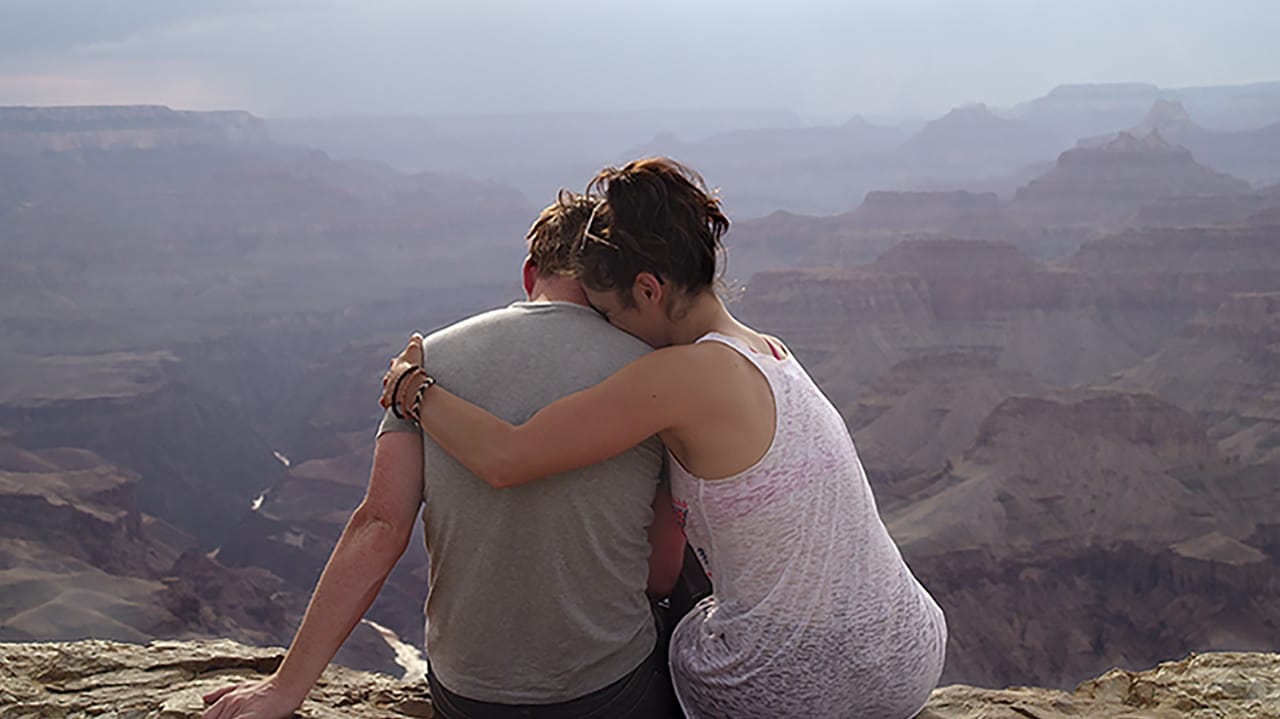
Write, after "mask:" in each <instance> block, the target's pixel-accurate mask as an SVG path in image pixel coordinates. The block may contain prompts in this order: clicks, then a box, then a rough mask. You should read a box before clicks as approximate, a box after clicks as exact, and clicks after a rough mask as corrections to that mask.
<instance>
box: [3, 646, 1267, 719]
mask: <svg viewBox="0 0 1280 719" xmlns="http://www.w3.org/2000/svg"><path fill="white" fill-rule="evenodd" d="M282 658H283V651H282V650H280V649H274V648H250V647H245V646H241V645H238V644H235V643H233V642H228V641H218V642H205V643H194V642H153V643H152V644H151V645H149V646H139V645H132V644H119V643H113V642H103V641H82V642H75V643H69V644H0V719H36V718H37V717H38V718H39V719H63V718H69V717H83V716H98V715H100V714H105V715H110V716H114V717H119V718H120V719H142V718H143V717H146V718H148V719H150V718H152V717H154V718H157V719H196V718H197V717H199V716H200V714H201V712H202V711H203V709H204V703H203V701H202V699H201V696H202V695H203V694H204V693H206V692H209V691H211V690H213V689H216V688H218V687H221V686H225V685H227V684H232V683H236V682H240V681H247V680H252V679H256V678H261V677H262V676H264V675H265V674H267V673H269V672H271V671H273V670H274V669H275V667H276V666H278V665H279V663H280V660H281V659H282ZM297 716H299V717H304V718H310V719H338V718H339V717H343V718H346V719H402V718H406V717H417V718H419V719H428V718H429V717H432V716H434V712H433V710H432V707H431V700H430V696H429V694H428V691H427V688H426V686H425V682H423V681H421V680H419V681H415V682H402V681H397V680H395V679H392V678H391V677H388V676H386V675H382V674H371V673H366V672H357V671H352V670H348V669H342V668H340V667H330V668H329V669H328V670H327V671H326V672H325V673H324V675H323V676H322V677H321V679H320V681H319V683H318V684H317V685H316V688H315V689H314V690H312V692H311V694H310V695H309V696H308V697H307V700H306V702H305V703H304V704H303V705H302V707H301V709H300V710H299V712H298V714H297ZM1139 716H1140V717H1158V718H1161V719H1163V718H1165V717H1169V718H1172V717H1194V718H1196V719H1200V718H1203V719H1209V717H1212V718H1213V719H1275V718H1276V717H1280V655H1277V654H1244V653H1234V654H1232V653H1223V654H1203V655H1195V656H1191V657H1188V658H1187V659H1184V660H1182V661H1178V662H1170V663H1166V664H1161V665H1160V666H1158V667H1156V668H1154V669H1151V670H1148V671H1129V670H1125V669H1115V670H1112V671H1109V672H1107V673H1106V674H1104V675H1102V676H1100V677H1098V678H1097V679H1091V680H1089V681H1086V682H1084V683H1083V684H1081V685H1080V686H1079V687H1078V688H1076V690H1075V691H1074V692H1071V693H1068V692H1063V691H1056V690H1050V689H1038V688H1028V687H1018V688H1012V689H980V688H975V687H970V686H963V685H956V686H947V687H943V688H940V689H937V690H935V691H934V693H933V697H932V698H931V699H930V701H929V704H928V706H927V707H926V708H925V710H924V712H923V713H922V714H921V715H920V719H1027V718H1028V717H1035V718H1036V719H1068V718H1069V717H1070V718H1072V719H1074V718H1076V717H1091V718H1093V719H1122V718H1123V719H1129V718H1132V717H1139Z"/></svg>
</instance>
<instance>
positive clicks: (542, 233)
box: [524, 190, 599, 304]
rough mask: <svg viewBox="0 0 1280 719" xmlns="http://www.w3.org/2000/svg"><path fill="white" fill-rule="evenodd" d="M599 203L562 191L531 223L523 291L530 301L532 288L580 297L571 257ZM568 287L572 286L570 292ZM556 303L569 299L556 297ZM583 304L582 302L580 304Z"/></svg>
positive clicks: (580, 195)
mask: <svg viewBox="0 0 1280 719" xmlns="http://www.w3.org/2000/svg"><path fill="white" fill-rule="evenodd" d="M598 202H599V201H598V200H597V199H596V198H592V197H589V196H587V195H582V194H579V193H576V192H570V191H568V190H561V191H560V193H559V194H558V195H556V200H555V202H552V203H551V204H550V205H548V206H547V207H546V209H544V210H543V211H542V212H541V213H540V214H539V215H538V219H536V220H534V222H533V226H532V227H530V228H529V234H527V235H526V236H525V240H526V241H527V243H528V246H529V256H528V257H527V258H525V264H524V290H525V293H526V294H527V295H529V297H530V299H533V298H534V296H535V287H537V288H540V289H547V288H551V287H554V288H558V289H559V290H561V291H563V290H566V289H576V291H577V292H578V293H581V289H580V288H579V287H577V286H578V281H577V279H576V278H575V276H574V270H575V268H576V261H575V256H574V253H575V251H576V249H577V244H578V242H579V240H580V238H581V237H582V232H583V230H584V229H585V227H586V224H587V219H588V218H590V217H591V211H592V210H593V209H595V207H596V205H597V203H598ZM569 285H574V286H575V287H574V288H570V287H569ZM555 299H570V300H574V299H576V298H563V297H557V298H555ZM582 303H583V304H585V300H583V301H582Z"/></svg>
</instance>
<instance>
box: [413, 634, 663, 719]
mask: <svg viewBox="0 0 1280 719" xmlns="http://www.w3.org/2000/svg"><path fill="white" fill-rule="evenodd" d="M661 644H662V643H661V642H659V645H660V646H661ZM427 684H428V685H429V686H430V687H431V705H432V706H433V707H434V708H435V715H436V716H437V717H440V719H614V718H615V717H617V718H620V719H621V718H625V719H668V718H669V717H671V716H673V714H672V709H673V707H674V706H675V695H674V693H673V692H672V689H671V677H670V676H669V675H668V673H667V655H666V652H662V651H660V650H659V649H658V648H655V649H654V651H653V653H652V654H650V655H649V656H648V657H647V658H646V659H645V660H644V661H643V662H641V663H640V666H638V667H636V668H635V669H634V670H632V672H631V673H630V674H627V675H626V676H624V677H623V678H621V679H619V680H618V681H616V682H614V683H612V684H610V685H609V686H607V687H605V688H604V689H599V690H597V691H594V692H591V693H590V694H587V695H585V696H581V697H578V698H577V699H572V700H570V701H567V702H561V703H559V704H491V703H489V702H478V701H474V700H471V699H467V698H466V697H461V696H458V695H457V694H454V693H453V692H451V691H449V690H448V689H445V688H444V687H443V686H441V685H440V682H439V681H437V680H436V676H435V675H434V674H432V673H431V671H430V670H428V671H427ZM675 716H678V714H677V715H675Z"/></svg>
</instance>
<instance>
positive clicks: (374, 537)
mask: <svg viewBox="0 0 1280 719" xmlns="http://www.w3.org/2000/svg"><path fill="white" fill-rule="evenodd" d="M346 533H347V534H349V535H351V537H352V539H354V540H355V541H358V542H359V543H360V544H361V545H362V546H363V547H364V548H365V549H366V550H367V551H370V552H372V553H374V554H375V555H377V556H386V557H389V558H391V560H392V562H394V561H395V560H397V559H399V558H400V555H402V554H404V550H405V549H406V548H407V547H408V546H409V538H410V537H411V536H412V535H413V522H405V521H402V520H399V519H396V518H392V517H388V516H387V515H386V514H384V513H382V512H379V511H378V510H377V509H374V508H372V507H369V506H368V505H363V504H362V505H360V506H359V507H357V508H356V511H355V512H354V513H352V515H351V521H350V522H348V523H347V532H346Z"/></svg>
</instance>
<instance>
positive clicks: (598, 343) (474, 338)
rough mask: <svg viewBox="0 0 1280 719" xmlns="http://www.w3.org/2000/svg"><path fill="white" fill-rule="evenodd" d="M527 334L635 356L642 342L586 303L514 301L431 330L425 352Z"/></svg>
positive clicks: (643, 348) (521, 338)
mask: <svg viewBox="0 0 1280 719" xmlns="http://www.w3.org/2000/svg"><path fill="white" fill-rule="evenodd" d="M530 338H542V339H547V340H556V339H563V340H576V341H581V342H583V343H584V344H586V345H587V346H590V347H591V348H592V349H593V350H596V351H607V352H609V353H611V354H622V355H630V357H632V358H634V357H639V356H640V355H642V354H644V353H646V352H648V351H650V349H651V348H650V347H649V346H648V345H646V344H645V343H644V342H641V341H640V340H638V339H636V338H635V337H632V336H631V335H629V334H627V333H625V332H622V331H620V330H618V329H616V328H614V327H612V326H610V325H609V323H608V322H606V321H605V320H604V319H603V318H602V317H600V316H599V315H598V314H596V312H595V311H594V310H592V309H591V308H589V307H582V306H580V305H575V304H572V303H569V302H516V303H513V304H511V305H508V306H506V307H499V308H496V309H492V310H488V311H486V312H481V313H480V314H477V315H472V316H471V317H467V318H466V319H463V320H459V321H458V322H455V323H454V324H452V325H449V326H447V327H445V328H443V329H440V330H437V331H436V332H433V333H431V335H429V336H428V337H427V338H426V347H427V349H428V352H429V351H430V350H431V349H432V348H435V349H441V350H443V349H446V348H448V347H450V346H469V345H474V344H475V343H476V342H478V341H479V342H487V341H491V342H504V341H521V342H526V341H528V340H529V339H530Z"/></svg>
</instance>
